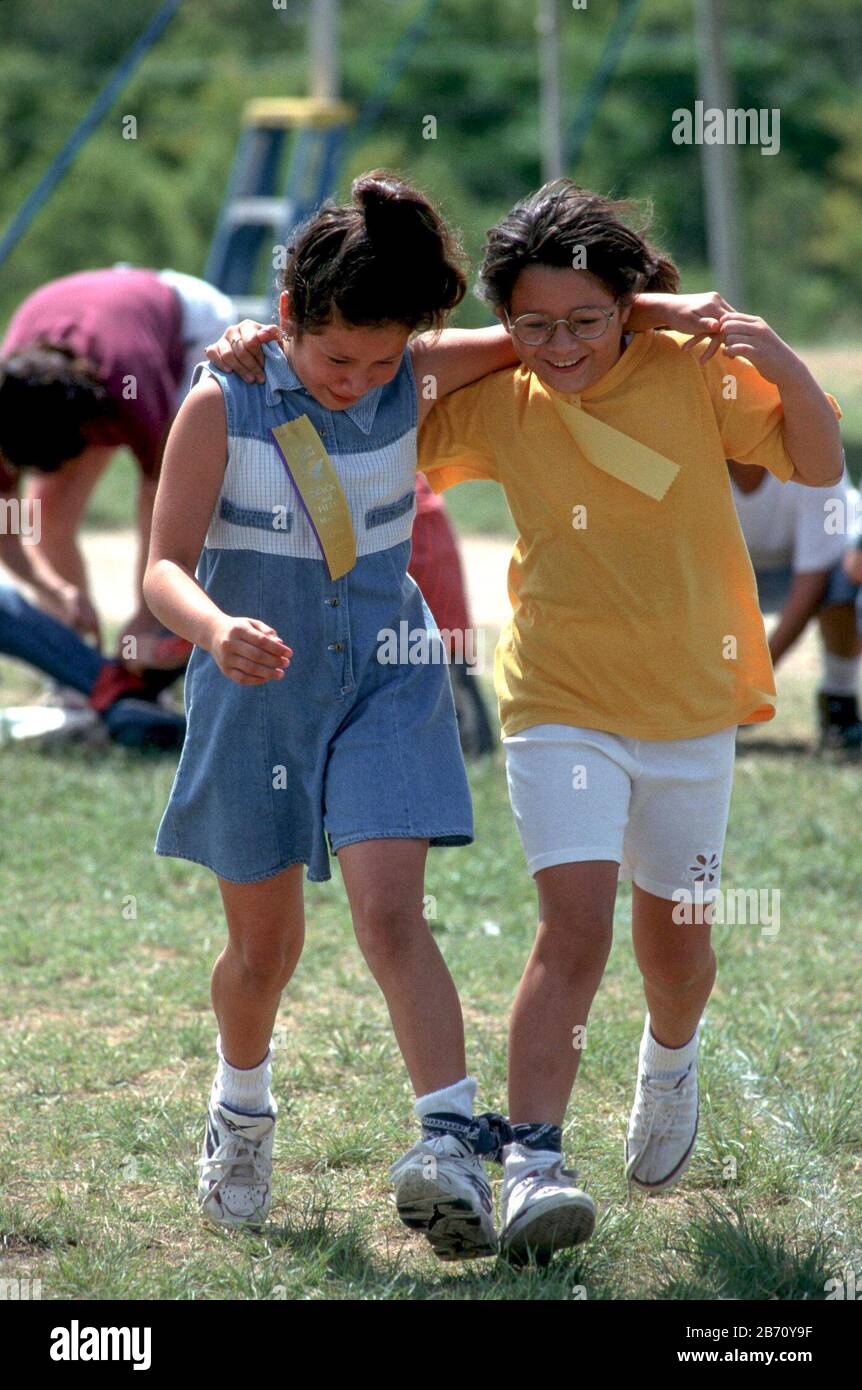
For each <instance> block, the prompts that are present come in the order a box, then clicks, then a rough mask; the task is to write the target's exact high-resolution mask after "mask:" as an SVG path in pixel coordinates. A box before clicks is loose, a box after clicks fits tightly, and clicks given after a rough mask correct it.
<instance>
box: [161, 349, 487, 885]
mask: <svg viewBox="0 0 862 1390" xmlns="http://www.w3.org/2000/svg"><path fill="white" fill-rule="evenodd" d="M263 350H264V356H265V373H266V382H265V384H264V385H258V384H253V383H252V384H249V383H246V382H243V381H241V380H240V379H239V377H237V376H235V375H232V374H228V373H223V372H220V371H217V370H216V369H215V368H212V367H208V366H202V367H199V368H198V372H200V371H202V370H203V371H208V372H209V373H210V374H211V375H212V376H213V377H214V378H215V379H216V380H217V381H218V383H219V385H220V387H221V390H222V393H223V396H224V403H225V411H226V416H227V429H228V462H227V466H226V469H225V473H224V479H223V481H222V486H221V489H220V492H219V496H218V498H217V499H216V503H215V506H214V508H213V514H212V518H211V520H210V524H209V528H208V531H207V535H206V538H205V542H204V548H203V551H202V552H201V556H200V560H199V562H198V567H197V571H196V576H197V579H198V582H199V583H200V584H201V585H202V587H203V588H204V589H205V590H206V592H207V593H208V594H209V596H210V597H211V598H212V600H213V601H214V603H216V604H217V605H218V606H219V608H221V609H222V610H223V611H224V612H225V613H228V614H231V615H232V616H234V617H248V618H259V619H261V620H262V621H263V622H265V623H268V624H270V625H271V626H272V627H273V628H274V629H275V631H276V632H277V634H278V636H279V637H280V638H281V639H282V641H284V642H286V643H287V645H288V646H290V647H292V648H293V653H294V654H293V657H292V658H291V661H290V665H289V666H288V667H287V668H286V670H285V673H284V676H283V677H282V679H281V680H271V681H267V682H266V683H265V684H263V685H258V686H244V685H238V684H237V683H236V682H235V681H232V680H230V678H229V677H227V676H225V675H223V674H222V672H221V671H220V670H219V668H218V666H217V665H216V662H215V661H214V659H213V658H212V656H210V655H209V653H208V652H206V651H204V650H203V649H202V648H200V647H195V649H194V651H193V652H192V656H191V659H190V661H189V666H188V670H187V673H186V679H185V708H186V716H187V720H188V727H187V732H186V739H185V743H184V745H183V750H182V754H181V757H180V761H179V765H178V767H177V771H176V776H175V778H174V783H173V787H172V789H171V793H170V798H169V800H168V804H167V807H166V809H165V812H164V815H163V817H162V820H161V824H160V826H159V829H158V834H157V838H156V844H155V852H156V853H157V854H160V855H167V856H170V857H173V858H179V859H189V860H192V861H193V862H195V863H198V864H204V865H206V866H207V868H210V869H212V870H213V871H214V872H215V873H217V874H218V875H220V876H221V877H222V878H225V879H229V880H231V881H233V882H235V883H250V882H252V881H254V880H256V879H263V878H268V877H270V876H271V875H272V874H276V873H278V872H279V871H280V870H282V869H285V868H287V867H288V865H291V864H299V863H302V864H305V865H306V866H307V876H308V878H309V879H310V880H313V881H316V882H322V881H324V880H326V879H328V878H330V877H331V874H330V865H329V854H328V850H327V843H326V840H327V836H328V839H329V847H330V848H331V850H332V852H333V853H335V852H337V851H338V850H339V849H340V848H341V847H342V845H349V844H352V843H354V842H355V841H358V840H368V839H382V838H386V839H389V838H392V839H408V838H409V839H428V840H429V841H430V842H431V844H432V845H464V844H470V843H471V842H472V839H473V815H472V805H471V800H470V790H469V786H468V783H467V777H466V773H465V771H464V762H463V759H462V756H461V748H460V743H459V738H458V728H457V723H456V719H455V707H454V701H453V698H452V691H451V687H450V684H449V676H448V672H447V670H446V664H445V654H444V650H443V643H442V641H441V638H440V636H439V633H438V631H437V628H436V625H435V623H434V619H433V618H432V616H431V613H430V611H429V609H428V606H427V604H426V603H425V600H424V599H423V597H422V594H421V592H420V590H419V588H418V587H417V585H416V583H415V582H414V580H413V579H412V578H411V577H410V576H409V575H408V573H407V565H408V563H409V561H410V553H411V532H412V527H413V517H414V514H415V507H416V504H415V469H416V423H417V402H416V385H415V379H414V376H413V368H412V365H411V361H410V354H409V351H408V350H407V349H405V351H404V354H403V357H402V361H401V365H400V367H399V370H398V372H397V374H396V376H395V377H394V378H393V379H392V381H391V382H389V383H388V384H387V385H386V386H382V387H377V388H375V390H373V391H369V392H368V393H367V394H366V395H364V396H362V397H361V399H360V400H358V401H356V402H355V403H354V404H353V405H352V406H350V407H349V408H348V409H347V410H344V411H330V410H327V409H326V408H325V407H324V406H322V405H320V404H319V403H318V402H317V401H316V400H315V399H314V398H313V397H312V396H311V395H310V393H309V392H308V391H307V390H306V389H305V387H304V386H303V385H302V382H301V381H300V380H299V377H298V376H297V375H296V373H295V372H294V371H293V368H292V367H291V366H290V363H289V362H288V360H287V358H286V357H285V355H284V353H283V352H282V350H281V348H280V347H279V346H278V345H277V344H274V343H265V344H264V347H263ZM301 415H307V416H308V417H309V418H310V420H311V423H312V424H313V425H314V427H315V429H316V430H317V433H318V434H319V435H320V438H321V440H322V441H323V444H324V447H325V448H326V450H327V453H328V454H329V457H330V459H331V460H332V463H333V466H334V468H335V470H336V472H337V474H338V478H339V481H340V483H341V486H342V488H343V490H344V493H345V495H346V498H347V501H348V505H349V507H350V514H351V518H352V522H353V530H354V534H355V537H356V563H355V565H354V566H353V568H352V569H351V570H349V571H348V572H347V573H346V574H344V575H342V577H341V578H340V579H337V580H332V579H331V578H330V576H329V570H328V568H327V565H326V562H325V560H324V559H323V556H322V553H321V550H320V545H319V543H318V541H317V538H316V536H315V534H314V531H313V530H312V528H311V525H310V523H309V521H308V518H307V517H306V515H305V512H304V510H303V507H302V505H301V503H300V501H299V498H298V496H297V493H296V491H295V489H294V487H293V484H292V482H291V480H290V477H289V476H288V473H287V470H286V468H285V466H284V463H283V462H282V459H281V457H280V455H279V453H278V451H277V449H276V445H275V441H274V439H273V436H272V434H271V430H272V428H273V427H274V426H278V425H281V424H284V423H285V422H286V421H289V420H295V419H297V418H298V417H299V416H301ZM276 516H277V517H278V523H277V525H276V524H274V518H275V517H276ZM404 638H408V639H409V640H407V641H404V640H400V641H396V640H395V639H404ZM417 653H418V654H419V656H420V659H416V655H417ZM394 657H397V659H393V658H394Z"/></svg>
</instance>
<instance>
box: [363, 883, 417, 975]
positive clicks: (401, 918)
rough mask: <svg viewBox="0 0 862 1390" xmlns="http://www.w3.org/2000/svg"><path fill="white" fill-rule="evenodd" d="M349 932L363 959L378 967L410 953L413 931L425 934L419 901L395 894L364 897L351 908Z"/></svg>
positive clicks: (371, 894) (375, 894) (381, 893)
mask: <svg viewBox="0 0 862 1390" xmlns="http://www.w3.org/2000/svg"><path fill="white" fill-rule="evenodd" d="M353 929H354V931H355V933H356V940H357V941H358V943H359V946H360V949H361V950H362V953H363V955H364V956H365V958H366V959H367V960H368V961H369V962H370V963H372V965H373V964H374V963H375V962H377V963H379V964H381V965H383V964H385V963H386V962H387V961H390V960H394V959H396V958H397V957H398V956H400V955H402V954H403V953H404V952H405V951H406V950H408V949H410V948H411V947H412V946H413V944H414V943H415V940H416V935H417V931H427V929H428V928H427V924H426V922H425V919H424V917H423V916H422V902H421V900H418V901H415V902H414V901H412V900H407V899H405V897H404V896H403V894H401V893H398V892H393V893H387V892H380V893H377V892H375V893H368V894H366V895H365V896H364V897H363V899H362V901H361V902H359V903H356V904H354V906H353Z"/></svg>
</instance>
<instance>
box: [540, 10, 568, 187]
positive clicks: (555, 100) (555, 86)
mask: <svg viewBox="0 0 862 1390" xmlns="http://www.w3.org/2000/svg"><path fill="white" fill-rule="evenodd" d="M536 29H537V30H538V33H539V84H540V104H541V141H542V178H543V180H544V181H545V182H546V183H547V182H548V181H549V180H551V179H558V178H559V177H560V175H561V174H562V172H563V127H562V100H561V96H560V8H559V0H539V11H538V15H537V17H536Z"/></svg>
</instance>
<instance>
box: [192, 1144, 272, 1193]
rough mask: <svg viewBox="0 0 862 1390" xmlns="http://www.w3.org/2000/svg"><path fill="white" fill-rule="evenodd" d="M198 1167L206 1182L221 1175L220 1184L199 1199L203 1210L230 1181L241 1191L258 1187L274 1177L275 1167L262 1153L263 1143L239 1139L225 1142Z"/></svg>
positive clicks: (200, 1162)
mask: <svg viewBox="0 0 862 1390" xmlns="http://www.w3.org/2000/svg"><path fill="white" fill-rule="evenodd" d="M198 1167H199V1168H200V1170H201V1177H202V1178H204V1179H208V1178H211V1177H214V1176H216V1175H217V1181H216V1182H215V1183H214V1184H213V1186H212V1187H211V1188H210V1189H209V1191H208V1192H207V1193H206V1195H205V1196H202V1197H200V1198H199V1202H200V1205H201V1206H202V1205H203V1204H204V1202H207V1201H209V1199H210V1198H211V1197H214V1196H215V1194H216V1193H217V1192H220V1191H221V1189H222V1187H223V1186H224V1184H225V1183H226V1182H227V1181H228V1180H230V1182H231V1183H235V1184H236V1186H237V1187H254V1186H255V1185H256V1184H258V1183H265V1182H267V1181H268V1179H269V1178H270V1177H271V1176H272V1164H271V1163H270V1161H269V1159H268V1158H266V1157H265V1155H264V1154H262V1153H261V1151H260V1141H258V1142H257V1143H252V1141H251V1140H249V1139H238V1138H236V1137H234V1136H233V1135H231V1136H230V1137H229V1138H228V1139H224V1140H222V1142H221V1144H219V1146H218V1148H217V1149H216V1151H215V1153H213V1154H210V1155H209V1157H207V1158H201V1159H199V1160H198Z"/></svg>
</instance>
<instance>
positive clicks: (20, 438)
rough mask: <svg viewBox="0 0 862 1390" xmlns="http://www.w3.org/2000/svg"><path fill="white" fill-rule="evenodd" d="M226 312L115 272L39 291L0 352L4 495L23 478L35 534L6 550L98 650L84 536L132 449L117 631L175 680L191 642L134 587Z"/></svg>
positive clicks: (131, 657) (200, 298)
mask: <svg viewBox="0 0 862 1390" xmlns="http://www.w3.org/2000/svg"><path fill="white" fill-rule="evenodd" d="M232 310H233V304H232V301H231V300H230V298H229V297H228V296H227V295H224V294H222V293H221V292H220V291H219V290H217V289H215V288H214V287H213V286H211V285H208V284H207V283H206V282H205V281H203V280H199V279H197V278H195V277H194V276H191V275H183V274H180V273H178V272H176V271H170V270H166V271H161V272H159V271H154V270H144V269H134V268H132V267H129V266H125V265H118V266H114V267H111V268H109V269H102V270H92V271H83V272H81V273H79V274H75V275H67V276H64V277H62V278H61V279H58V280H52V281H50V282H49V283H48V284H46V285H43V286H42V287H41V288H40V289H38V290H36V291H35V292H34V293H33V294H31V295H30V296H29V297H28V298H27V299H25V300H24V302H23V303H22V304H21V305H20V307H19V308H18V310H17V311H16V312H15V314H14V315H13V317H12V320H11V323H10V324H9V328H8V331H7V333H6V336H5V339H4V341H3V343H2V347H0V498H6V499H9V498H12V497H15V496H17V495H18V491H19V487H20V482H21V475H22V474H23V473H25V472H26V473H28V474H29V477H28V480H27V486H26V499H27V501H28V502H29V503H30V504H31V506H33V505H37V506H38V509H39V528H38V529H39V532H40V535H39V537H38V541H37V543H31V544H28V545H26V546H22V545H21V544H20V538H19V537H17V536H15V535H13V534H8V535H7V536H5V537H4V542H5V543H4V544H3V547H2V552H0V556H2V560H3V562H4V564H5V565H6V566H7V568H8V569H9V570H10V571H11V572H12V573H13V574H14V576H15V578H16V579H17V580H18V581H19V582H23V583H25V584H27V585H29V586H30V587H31V589H32V592H33V595H34V597H35V600H36V602H37V603H38V604H39V606H40V607H41V608H43V609H44V610H45V611H46V612H48V613H50V614H51V615H52V616H54V617H55V618H57V619H59V620H60V621H61V622H64V623H66V624H67V625H68V626H69V627H70V628H72V629H73V631H75V632H76V633H78V635H79V636H82V637H92V638H94V639H95V641H96V642H97V643H99V642H100V641H101V628H100V621H99V617H98V614H97V613H96V610H95V607H94V605H93V601H92V598H91V594H90V590H89V585H88V577H87V571H86V567H85V564H84V559H83V556H82V554H81V551H80V548H79V531H80V528H81V524H82V521H83V519H84V515H85V512H86V508H87V504H88V502H89V500H90V497H91V496H92V493H93V490H94V488H95V486H96V484H97V482H98V480H99V478H100V477H101V476H102V474H103V473H104V471H105V469H106V468H107V467H108V465H109V463H110V462H111V459H112V456H113V454H114V452H115V450H116V449H118V448H120V447H126V448H128V449H130V450H131V452H132V454H133V455H134V457H135V459H136V461H137V464H138V467H139V469H140V477H139V484H138V497H137V531H138V556H137V569H136V576H135V594H136V606H135V610H134V612H133V613H131V614H130V615H129V617H128V619H127V620H126V621H125V622H124V623H123V624H122V626H121V629H120V633H121V639H128V638H133V639H134V642H133V643H128V641H126V642H124V643H123V644H122V652H123V655H124V656H125V657H126V658H127V659H128V661H129V665H130V667H131V668H132V669H135V670H138V671H140V670H142V669H143V668H144V667H147V666H149V667H153V666H159V667H168V668H170V667H173V669H175V671H176V673H177V674H179V673H180V672H181V671H182V670H183V669H184V668H185V665H186V663H187V661H188V656H189V649H188V644H180V643H178V642H177V640H176V639H175V638H172V637H168V635H167V634H166V633H165V630H164V629H163V628H162V626H161V624H159V623H158V622H157V621H156V619H155V618H154V617H153V616H152V614H151V613H150V612H149V610H148V608H147V606H146V604H145V603H144V600H143V596H142V593H141V580H142V577H143V569H144V565H145V563H146V555H147V549H148V546H149V535H150V523H151V519H152V509H153V501H154V498H155V492H156V486H157V483H158V475H159V468H160V464H161V457H162V450H163V448H164V442H165V439H166V437H167V433H168V430H169V428H170V425H171V423H172V421H173V418H174V415H175V414H176V411H177V408H178V406H179V403H180V401H181V400H182V398H183V396H184V395H185V392H186V389H187V387H188V384H189V381H190V376H191V369H192V367H193V365H194V363H195V362H197V361H198V360H200V358H202V357H203V355H204V352H203V348H204V344H206V342H208V341H209V340H210V339H211V338H212V337H213V336H217V335H218V333H220V332H221V329H222V328H223V327H224V324H225V323H226V322H227V321H229V319H230V318H231V317H232ZM130 563H132V561H131V557H130ZM73 703H74V702H73Z"/></svg>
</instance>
